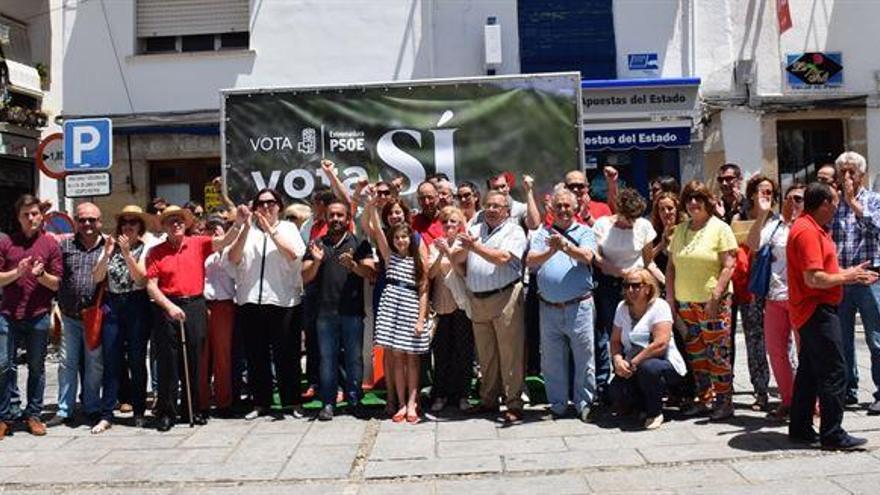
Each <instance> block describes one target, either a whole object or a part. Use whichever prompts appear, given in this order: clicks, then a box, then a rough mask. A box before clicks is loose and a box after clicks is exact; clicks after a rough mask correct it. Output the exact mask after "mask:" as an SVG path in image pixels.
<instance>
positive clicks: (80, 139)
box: [64, 119, 113, 172]
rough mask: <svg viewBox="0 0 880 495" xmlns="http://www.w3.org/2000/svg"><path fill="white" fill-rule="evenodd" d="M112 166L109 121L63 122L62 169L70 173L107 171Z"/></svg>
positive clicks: (84, 120)
mask: <svg viewBox="0 0 880 495" xmlns="http://www.w3.org/2000/svg"><path fill="white" fill-rule="evenodd" d="M112 164H113V123H112V122H111V121H110V119H77V120H68V121H65V122H64V169H65V170H67V171H72V172H83V171H92V170H108V169H109V168H110V166H111V165H112Z"/></svg>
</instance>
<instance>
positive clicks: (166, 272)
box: [147, 205, 244, 431]
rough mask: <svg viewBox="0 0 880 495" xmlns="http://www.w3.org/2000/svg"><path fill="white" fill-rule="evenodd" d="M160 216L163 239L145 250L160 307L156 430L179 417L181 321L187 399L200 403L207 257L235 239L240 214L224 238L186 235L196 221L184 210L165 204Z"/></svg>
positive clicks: (150, 288) (199, 419) (150, 286)
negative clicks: (199, 375)
mask: <svg viewBox="0 0 880 495" xmlns="http://www.w3.org/2000/svg"><path fill="white" fill-rule="evenodd" d="M159 218H160V220H161V222H162V228H163V229H164V230H165V233H166V234H167V239H166V240H165V242H163V243H162V244H159V245H157V246H155V247H153V248H152V249H150V252H149V254H147V292H148V293H149V294H150V298H151V299H152V300H153V301H154V302H155V303H156V305H157V306H158V307H157V308H156V309H157V311H156V315H155V319H156V320H155V325H154V328H153V343H154V344H155V346H156V364H157V366H158V374H159V390H158V397H157V403H156V409H157V411H158V414H157V424H156V428H157V429H158V430H159V431H168V430H170V429H171V427H172V426H174V422H175V420H176V419H177V417H178V409H177V401H178V399H179V397H180V395H181V394H180V385H181V379H182V377H183V376H182V370H180V369H179V367H180V366H181V364H182V363H183V355H182V352H181V351H182V350H183V349H182V348H181V342H180V332H179V325H180V323H179V322H184V331H185V332H186V342H187V347H186V355H187V360H188V361H189V363H188V364H189V376H190V385H191V389H190V394H191V395H190V398H191V400H192V403H193V404H198V402H197V401H198V398H199V392H198V383H199V380H198V373H197V371H198V364H199V362H200V361H199V360H200V358H201V351H202V349H203V348H204V345H205V338H206V336H207V333H206V332H207V306H206V304H205V299H204V297H202V294H203V292H204V290H205V260H206V259H207V258H208V256H210V255H211V253H213V252H214V251H219V250H221V249H223V248H224V247H226V246H228V245H229V244H231V243H232V241H234V240H235V238H236V237H237V236H238V234H239V232H241V224H242V219H243V218H244V216H243V215H241V214H239V215H238V216H237V217H236V221H235V226H233V227H232V228H231V229H229V232H227V233H226V235H225V236H224V237H215V238H211V237H208V236H203V235H199V236H188V235H186V231H187V229H189V228H190V227H191V226H192V224H193V222H194V220H195V219H194V218H193V215H192V213H191V212H190V211H189V210H187V209H185V208H180V207H178V206H174V205H172V206H168V207H167V208H165V210H164V211H162V213H161V214H160V215H159ZM183 400H186V399H183ZM186 419H187V420H188V419H189V418H188V417H187V418H186ZM192 420H193V422H194V423H196V424H205V423H206V422H207V418H205V417H204V416H202V415H201V414H196V413H195V412H194V414H193V418H192Z"/></svg>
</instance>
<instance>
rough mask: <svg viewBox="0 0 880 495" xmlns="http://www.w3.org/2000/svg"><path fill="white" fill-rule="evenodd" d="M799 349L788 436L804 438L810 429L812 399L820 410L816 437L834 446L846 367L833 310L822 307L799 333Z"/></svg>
mask: <svg viewBox="0 0 880 495" xmlns="http://www.w3.org/2000/svg"><path fill="white" fill-rule="evenodd" d="M798 331H799V333H800V336H801V350H800V354H798V369H797V375H795V378H794V395H793V397H792V401H791V422H790V423H789V426H788V431H789V434H790V435H795V436H801V437H803V436H807V435H809V434H810V432H812V428H813V426H812V425H813V408H814V406H815V404H816V397H818V398H819V408H820V409H821V411H822V423H821V426H820V428H819V436H820V438H821V440H822V443H823V444H828V443H831V444H833V443H835V442H836V441H838V440H839V439H840V438H841V437H842V436H843V435H844V433H845V432H844V430H843V427H842V426H841V422H842V421H843V401H844V395H845V394H846V364H845V361H844V358H843V343H842V337H841V333H840V320H839V319H838V317H837V308H835V307H834V306H830V305H826V304H823V305H821V306H819V307H818V308H816V311H815V312H814V313H813V316H811V317H810V319H809V320H808V321H807V323H805V324H804V326H802V327H801V328H800V329H799V330H798Z"/></svg>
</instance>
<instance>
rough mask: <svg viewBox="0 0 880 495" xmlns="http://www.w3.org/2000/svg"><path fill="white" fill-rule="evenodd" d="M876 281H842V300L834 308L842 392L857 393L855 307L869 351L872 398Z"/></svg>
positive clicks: (878, 343) (878, 317)
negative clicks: (842, 368)
mask: <svg viewBox="0 0 880 495" xmlns="http://www.w3.org/2000/svg"><path fill="white" fill-rule="evenodd" d="M878 300H880V283H876V284H874V285H871V286H865V285H845V286H844V287H843V301H841V303H840V305H839V306H838V308H837V314H838V315H839V317H840V330H841V333H842V335H843V356H844V359H846V370H847V371H846V394H847V395H848V396H858V390H859V370H858V366H857V365H856V352H855V319H856V311H858V312H859V314H860V315H861V316H862V325H863V326H864V329H865V340H866V341H867V343H868V349H869V350H870V351H871V377H872V378H873V380H874V398H875V399H877V400H880V310H878V308H880V303H878Z"/></svg>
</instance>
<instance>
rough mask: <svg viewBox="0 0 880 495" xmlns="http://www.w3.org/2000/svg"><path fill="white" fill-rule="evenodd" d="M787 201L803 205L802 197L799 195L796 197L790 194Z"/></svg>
mask: <svg viewBox="0 0 880 495" xmlns="http://www.w3.org/2000/svg"><path fill="white" fill-rule="evenodd" d="M788 199H790V200H792V201H794V202H795V203H803V202H804V197H803V196H801V195H799V194H797V195H796V194H792V195H791V196H789V197H788Z"/></svg>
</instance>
